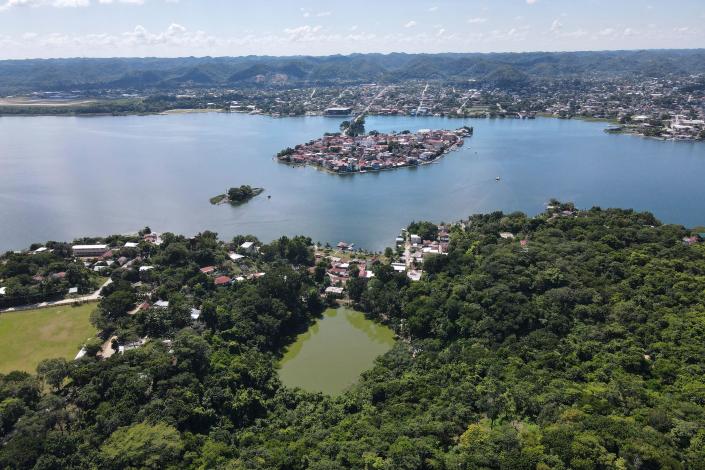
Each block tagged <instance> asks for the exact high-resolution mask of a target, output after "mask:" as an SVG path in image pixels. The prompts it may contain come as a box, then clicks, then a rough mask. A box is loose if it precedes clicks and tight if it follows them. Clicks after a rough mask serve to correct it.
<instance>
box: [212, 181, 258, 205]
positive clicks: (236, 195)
mask: <svg viewBox="0 0 705 470" xmlns="http://www.w3.org/2000/svg"><path fill="white" fill-rule="evenodd" d="M263 192H264V188H253V187H252V186H250V185H247V184H244V185H242V186H240V187H239V188H230V189H228V192H226V193H225V194H219V195H217V196H215V197H212V198H211V199H210V201H211V204H226V203H230V204H233V205H239V204H244V203H245V202H247V201H249V200H250V199H252V198H254V197H256V196H259V195H260V194H262V193H263Z"/></svg>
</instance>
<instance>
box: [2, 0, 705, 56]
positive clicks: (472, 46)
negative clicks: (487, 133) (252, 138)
mask: <svg viewBox="0 0 705 470" xmlns="http://www.w3.org/2000/svg"><path fill="white" fill-rule="evenodd" d="M697 47H705V0H670V1H663V0H659V1H656V0H654V1H649V0H439V1H426V0H423V1H422V0H406V1H381V0H376V1H371V0H357V1H354V2H350V1H344V2H343V1H331V0H329V1H320V0H311V1H304V0H302V1H295V0H294V1H292V0H289V1H283V0H260V1H241V0H229V1H226V0H0V59H9V58H33V57H116V56H140V57H142V56H165V57H174V56H189V55H194V56H206V55H211V56H219V55H248V54H268V55H297V54H312V55H325V54H349V53H354V52H395V51H396V52H494V51H536V50H546V51H571V50H602V49H640V48H697Z"/></svg>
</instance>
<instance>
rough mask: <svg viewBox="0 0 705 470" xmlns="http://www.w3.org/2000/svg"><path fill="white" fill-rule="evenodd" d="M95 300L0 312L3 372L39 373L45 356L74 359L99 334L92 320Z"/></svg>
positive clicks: (1, 364)
mask: <svg viewBox="0 0 705 470" xmlns="http://www.w3.org/2000/svg"><path fill="white" fill-rule="evenodd" d="M95 308H96V304H95V303H88V304H84V305H81V306H79V307H72V306H70V305H66V306H60V307H51V308H42V309H36V310H25V311H21V312H12V313H3V314H0V373H3V374H6V373H8V372H10V371H13V370H23V371H27V372H32V373H34V372H35V368H36V367H37V364H39V362H40V361H41V360H42V359H49V358H52V357H64V358H66V359H73V358H74V357H75V356H76V354H77V353H78V351H79V350H80V349H81V346H82V345H83V343H84V342H85V341H86V340H87V339H88V338H90V337H92V336H95V334H96V329H95V328H94V327H93V325H91V323H90V315H91V312H93V310H94V309H95Z"/></svg>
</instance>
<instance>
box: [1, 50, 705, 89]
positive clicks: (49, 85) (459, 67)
mask: <svg viewBox="0 0 705 470" xmlns="http://www.w3.org/2000/svg"><path fill="white" fill-rule="evenodd" d="M693 73H705V49H692V50H645V51H604V52H529V53H494V54H476V53H473V54H452V53H448V54H401V53H394V54H353V55H348V56H342V55H335V56H326V57H309V56H294V57H268V56H247V57H201V58H196V57H184V58H111V59H80V58H76V59H31V60H6V61H0V94H3V95H6V94H10V93H21V92H31V91H40V90H41V91H71V90H82V91H84V90H86V89H88V90H91V89H95V90H98V89H103V90H104V89H128V90H142V91H144V90H152V89H161V90H165V89H175V88H180V87H222V86H225V87H228V86H232V87H239V86H249V85H259V86H270V85H275V86H276V85H286V84H297V85H305V84H310V85H325V84H330V83H334V82H346V83H363V82H388V83H393V82H398V81H403V80H410V79H419V80H434V79H438V80H468V79H475V80H479V81H482V82H486V83H489V84H492V85H494V86H498V87H503V88H511V87H515V86H518V85H522V84H525V83H526V82H527V81H529V80H532V79H551V78H571V77H576V78H578V77H580V78H585V77H591V76H593V77H605V78H608V77H619V76H625V75H629V76H637V77H652V76H653V77H661V76H667V75H669V74H680V75H682V74H693Z"/></svg>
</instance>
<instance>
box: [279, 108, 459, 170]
mask: <svg viewBox="0 0 705 470" xmlns="http://www.w3.org/2000/svg"><path fill="white" fill-rule="evenodd" d="M340 128H341V132H340V133H332V134H325V135H324V136H323V137H321V138H320V139H316V140H312V141H310V142H308V143H306V144H299V145H297V146H296V147H294V148H287V149H285V150H282V151H281V152H279V153H278V154H277V159H278V160H279V161H280V162H283V163H290V164H295V165H311V166H315V167H317V168H321V169H324V170H327V171H331V172H334V173H339V174H342V173H364V172H367V171H380V170H391V169H394V168H401V167H408V166H416V165H423V164H427V163H432V162H434V161H436V160H438V159H439V158H440V157H442V156H443V155H445V154H446V153H448V152H451V151H453V150H456V149H458V148H459V147H462V145H463V142H464V139H465V138H466V137H468V136H471V135H472V133H473V128H472V127H461V128H459V129H456V130H454V131H448V130H431V129H422V130H419V131H417V132H415V133H412V132H410V131H403V132H399V133H390V134H383V133H379V132H376V131H371V132H369V133H368V134H365V132H364V120H362V122H361V121H360V120H357V119H356V120H353V121H345V122H343V123H342V124H341V126H340Z"/></svg>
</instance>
